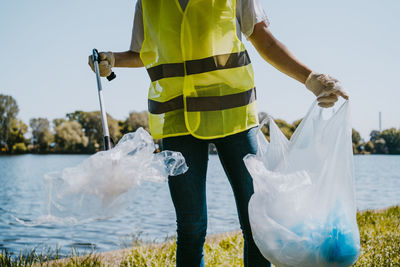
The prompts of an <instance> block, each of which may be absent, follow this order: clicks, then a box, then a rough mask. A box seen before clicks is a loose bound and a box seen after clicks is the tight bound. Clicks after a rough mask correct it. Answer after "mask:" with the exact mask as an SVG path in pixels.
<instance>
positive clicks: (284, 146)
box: [244, 102, 360, 267]
mask: <svg viewBox="0 0 400 267" xmlns="http://www.w3.org/2000/svg"><path fill="white" fill-rule="evenodd" d="M323 112H324V111H323V109H322V108H320V107H319V106H318V105H317V102H314V103H313V105H312V106H311V108H310V110H309V111H308V114H307V115H306V117H305V118H304V119H303V121H302V122H301V124H300V125H299V126H298V128H297V129H296V131H295V133H294V134H293V136H292V138H291V139H290V141H289V140H287V138H286V137H285V136H284V135H283V134H282V132H281V131H280V129H279V128H278V126H277V125H276V124H275V122H274V121H273V120H272V119H271V118H269V119H268V121H267V123H269V129H270V139H271V142H270V143H268V141H267V139H266V138H265V136H264V135H263V133H262V132H261V131H258V135H257V139H258V153H257V155H247V156H246V157H245V158H244V161H245V164H246V166H247V169H248V170H249V172H250V174H251V176H252V177H253V182H254V192H255V193H254V195H253V196H252V197H251V199H250V202H249V217H250V224H251V229H252V233H253V237H254V241H255V243H256V245H257V246H258V248H259V249H260V251H261V253H262V254H263V255H264V257H266V258H267V259H268V260H269V261H271V262H272V263H273V264H275V265H276V266H302V267H304V266H349V265H351V264H352V263H354V262H355V261H356V260H357V258H358V255H359V251H360V237H359V231H358V227H357V221H356V203H355V194H354V172H353V152H352V141H351V126H350V122H349V103H348V102H345V103H344V104H343V105H342V106H341V107H340V108H339V110H338V111H337V112H336V113H334V114H333V115H332V116H331V117H330V118H329V119H325V118H324V116H323V115H324V114H323ZM263 124H264V123H262V124H261V125H260V127H262V125H263Z"/></svg>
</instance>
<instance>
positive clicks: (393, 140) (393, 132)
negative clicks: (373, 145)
mask: <svg viewBox="0 0 400 267" xmlns="http://www.w3.org/2000/svg"><path fill="white" fill-rule="evenodd" d="M379 137H380V138H382V139H383V140H385V143H386V147H387V149H388V153H389V154H400V130H397V129H396V128H390V129H387V130H384V131H383V132H382V133H381V134H380V135H379Z"/></svg>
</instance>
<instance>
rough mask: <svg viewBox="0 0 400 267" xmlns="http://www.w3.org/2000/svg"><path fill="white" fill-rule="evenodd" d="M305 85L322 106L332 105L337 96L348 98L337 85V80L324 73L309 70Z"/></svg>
mask: <svg viewBox="0 0 400 267" xmlns="http://www.w3.org/2000/svg"><path fill="white" fill-rule="evenodd" d="M305 85H306V87H307V89H308V90H310V91H311V92H313V94H314V95H315V96H316V97H317V101H318V105H319V106H320V107H323V108H329V107H332V106H333V105H334V104H335V102H336V101H337V100H338V97H339V96H341V97H343V98H344V99H346V100H348V99H349V96H348V95H347V94H346V93H345V92H344V90H343V89H342V87H341V86H340V85H339V81H338V80H337V79H335V78H333V77H331V76H329V75H326V74H319V73H315V72H311V74H310V75H309V76H308V78H307V80H306V82H305Z"/></svg>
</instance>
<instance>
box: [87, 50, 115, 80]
mask: <svg viewBox="0 0 400 267" xmlns="http://www.w3.org/2000/svg"><path fill="white" fill-rule="evenodd" d="M92 59H93V62H95V61H97V62H100V60H99V51H97V49H96V48H94V49H93V54H92ZM116 77H117V75H115V73H114V72H111V74H110V75H108V76H107V80H108V81H110V82H111V81H112V80H114V79H115V78H116Z"/></svg>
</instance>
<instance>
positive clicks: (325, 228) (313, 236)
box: [292, 208, 360, 266]
mask: <svg viewBox="0 0 400 267" xmlns="http://www.w3.org/2000/svg"><path fill="white" fill-rule="evenodd" d="M355 227H357V226H353V225H351V224H350V223H349V220H348V219H347V218H345V217H344V215H342V212H341V211H340V209H339V208H335V209H333V210H332V211H331V212H330V214H329V216H328V218H327V220H326V222H325V223H324V224H321V223H315V222H314V223H312V222H307V223H304V224H302V225H297V226H296V227H294V228H293V229H292V231H293V232H294V233H296V234H297V235H299V236H303V237H308V238H306V239H305V240H304V243H303V245H304V246H306V247H307V250H308V251H310V252H311V253H310V257H312V258H314V260H315V261H316V262H319V263H321V262H325V263H332V264H335V265H337V266H348V265H350V264H351V263H353V262H354V261H355V260H356V259H357V258H358V255H359V253H360V244H359V241H358V240H359V237H358V230H357V228H355ZM311 262H313V260H311Z"/></svg>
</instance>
